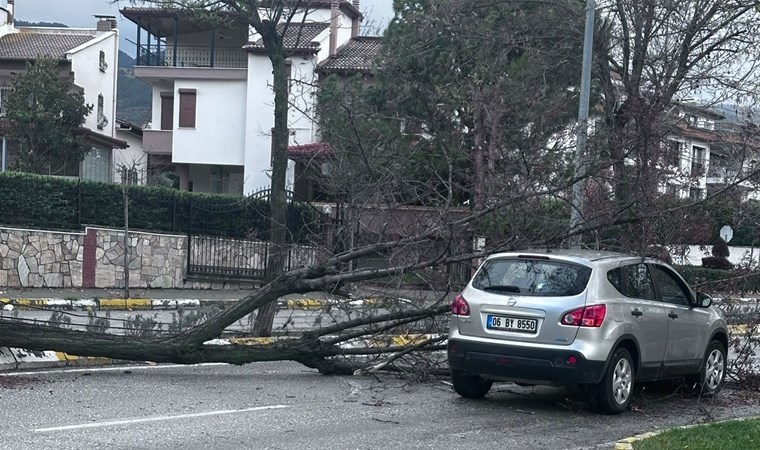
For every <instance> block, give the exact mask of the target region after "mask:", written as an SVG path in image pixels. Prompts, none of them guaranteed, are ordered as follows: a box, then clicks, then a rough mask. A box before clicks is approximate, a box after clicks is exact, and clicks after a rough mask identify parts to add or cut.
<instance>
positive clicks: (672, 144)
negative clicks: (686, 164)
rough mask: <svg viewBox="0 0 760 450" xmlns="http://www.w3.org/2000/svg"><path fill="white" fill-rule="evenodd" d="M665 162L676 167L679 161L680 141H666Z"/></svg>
mask: <svg viewBox="0 0 760 450" xmlns="http://www.w3.org/2000/svg"><path fill="white" fill-rule="evenodd" d="M663 156H664V157H663V160H664V162H665V164H667V165H669V166H676V167H678V166H679V165H680V162H681V143H680V142H679V141H667V143H666V145H665V155H663Z"/></svg>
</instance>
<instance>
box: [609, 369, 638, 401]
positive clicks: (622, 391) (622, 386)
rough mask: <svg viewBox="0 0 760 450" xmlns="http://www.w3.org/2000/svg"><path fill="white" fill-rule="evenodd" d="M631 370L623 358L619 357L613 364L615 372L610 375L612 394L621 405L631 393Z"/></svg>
mask: <svg viewBox="0 0 760 450" xmlns="http://www.w3.org/2000/svg"><path fill="white" fill-rule="evenodd" d="M632 378H633V371H632V370H631V365H630V364H629V363H628V360H627V359H625V358H622V359H620V361H618V363H617V364H616V365H615V372H614V374H613V377H612V394H613V396H614V398H615V401H616V402H617V403H618V404H620V405H622V404H623V403H625V402H626V401H627V400H628V397H629V396H630V395H631V379H632Z"/></svg>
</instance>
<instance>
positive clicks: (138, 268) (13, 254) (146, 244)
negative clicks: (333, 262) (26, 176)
mask: <svg viewBox="0 0 760 450" xmlns="http://www.w3.org/2000/svg"><path fill="white" fill-rule="evenodd" d="M124 251H125V247H124V232H123V231H119V230H111V229H102V228H87V229H86V231H85V232H84V233H76V232H53V231H41V230H23V229H17V228H0V287H9V288H27V287H29V288H30V287H49V288H83V287H84V288H87V287H97V288H123V287H124ZM129 254H130V257H129V286H130V287H134V288H164V289H171V288H182V289H250V288H252V287H253V283H251V282H235V281H227V282H222V281H219V282H215V281H188V280H186V265H187V237H186V236H180V235H166V234H155V233H142V232H130V233H129Z"/></svg>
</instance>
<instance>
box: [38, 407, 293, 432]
mask: <svg viewBox="0 0 760 450" xmlns="http://www.w3.org/2000/svg"><path fill="white" fill-rule="evenodd" d="M288 407H289V406H288V405H271V406H256V407H253V408H245V409H222V410H219V411H207V412H202V413H193V414H179V415H176V416H156V417H143V418H141V419H124V420H113V421H110V422H94V423H83V424H79V425H65V426H62V427H51V428H37V429H35V430H33V431H35V432H37V433H47V432H50V431H66V430H80V429H83V428H99V427H111V426H115V425H132V424H136V423H146V422H161V421H165V420H178V419H192V418H195V417H206V416H220V415H225V414H239V413H246V412H253V411H265V410H268V409H282V408H288Z"/></svg>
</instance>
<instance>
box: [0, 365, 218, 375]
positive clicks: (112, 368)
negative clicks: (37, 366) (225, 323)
mask: <svg viewBox="0 0 760 450" xmlns="http://www.w3.org/2000/svg"><path fill="white" fill-rule="evenodd" d="M228 365H229V364H227V363H202V364H163V365H162V364H158V365H155V366H143V365H140V366H108V367H86V368H80V369H73V368H63V369H51V370H35V371H29V372H6V373H0V377H15V376H19V375H25V376H28V375H40V374H47V373H81V372H121V371H124V370H149V369H178V368H180V367H213V366H228Z"/></svg>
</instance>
